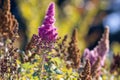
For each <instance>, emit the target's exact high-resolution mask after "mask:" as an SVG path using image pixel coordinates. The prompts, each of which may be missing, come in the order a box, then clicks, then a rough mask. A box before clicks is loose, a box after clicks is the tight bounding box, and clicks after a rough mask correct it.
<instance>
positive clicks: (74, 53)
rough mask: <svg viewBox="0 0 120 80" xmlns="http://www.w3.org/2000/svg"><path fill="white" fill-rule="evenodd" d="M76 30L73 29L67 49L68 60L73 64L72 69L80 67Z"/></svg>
mask: <svg viewBox="0 0 120 80" xmlns="http://www.w3.org/2000/svg"><path fill="white" fill-rule="evenodd" d="M77 35H78V32H77V29H74V31H73V34H72V38H71V42H70V43H69V47H68V60H71V61H72V62H73V65H72V66H73V68H79V65H80V50H79V49H78V47H77Z"/></svg>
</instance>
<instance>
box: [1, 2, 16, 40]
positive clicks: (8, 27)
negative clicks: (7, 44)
mask: <svg viewBox="0 0 120 80" xmlns="http://www.w3.org/2000/svg"><path fill="white" fill-rule="evenodd" d="M17 32H18V22H17V20H16V19H15V17H14V15H12V13H11V12H10V0H4V4H3V6H2V9H0V35H1V36H4V37H5V38H10V39H12V38H13V37H16V36H17Z"/></svg>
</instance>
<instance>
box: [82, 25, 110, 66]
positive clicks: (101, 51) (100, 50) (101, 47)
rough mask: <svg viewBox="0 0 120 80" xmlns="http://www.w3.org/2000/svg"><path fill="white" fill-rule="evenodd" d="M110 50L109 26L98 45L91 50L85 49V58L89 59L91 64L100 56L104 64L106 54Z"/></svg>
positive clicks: (102, 64)
mask: <svg viewBox="0 0 120 80" xmlns="http://www.w3.org/2000/svg"><path fill="white" fill-rule="evenodd" d="M108 51H109V28H108V27H106V28H105V32H104V34H103V36H102V38H101V40H100V41H99V43H98V45H97V46H96V47H95V48H94V49H93V50H91V51H90V50H89V49H85V51H84V55H83V56H84V58H85V59H89V60H90V63H91V65H93V64H94V63H95V62H96V61H97V59H98V57H100V59H101V60H100V64H101V66H104V61H105V59H106V54H107V53H108Z"/></svg>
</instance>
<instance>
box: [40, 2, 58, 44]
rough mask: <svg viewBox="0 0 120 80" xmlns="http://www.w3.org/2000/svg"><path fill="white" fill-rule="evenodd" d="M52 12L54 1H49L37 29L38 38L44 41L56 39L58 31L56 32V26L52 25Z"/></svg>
mask: <svg viewBox="0 0 120 80" xmlns="http://www.w3.org/2000/svg"><path fill="white" fill-rule="evenodd" d="M54 14H55V12H54V3H51V4H50V5H49V7H48V10H47V13H46V16H45V18H44V21H43V24H42V26H40V27H39V29H38V33H39V36H40V38H41V39H42V40H44V41H45V42H54V41H55V40H56V39H57V34H58V33H57V32H56V28H55V27H54V22H55V18H54Z"/></svg>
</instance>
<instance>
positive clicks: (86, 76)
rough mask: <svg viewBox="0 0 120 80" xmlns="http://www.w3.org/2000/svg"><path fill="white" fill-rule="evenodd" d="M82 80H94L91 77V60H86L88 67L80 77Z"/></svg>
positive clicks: (86, 66)
mask: <svg viewBox="0 0 120 80" xmlns="http://www.w3.org/2000/svg"><path fill="white" fill-rule="evenodd" d="M80 77H81V80H92V77H91V64H90V61H89V60H86V65H85V67H84V69H83V72H82V74H81V75H80Z"/></svg>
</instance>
